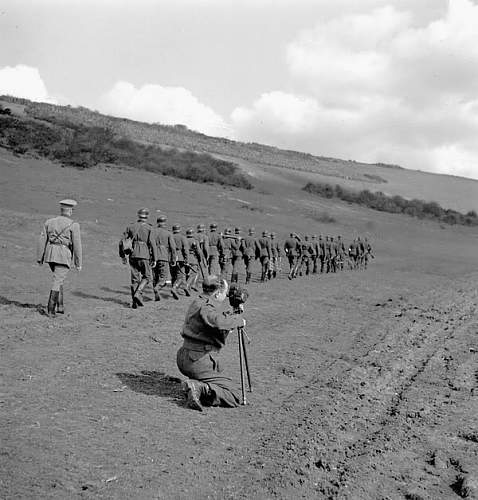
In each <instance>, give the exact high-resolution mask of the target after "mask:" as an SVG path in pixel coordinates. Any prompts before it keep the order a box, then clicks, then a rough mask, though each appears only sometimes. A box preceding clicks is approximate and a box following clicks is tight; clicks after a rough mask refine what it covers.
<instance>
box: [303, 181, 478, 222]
mask: <svg viewBox="0 0 478 500" xmlns="http://www.w3.org/2000/svg"><path fill="white" fill-rule="evenodd" d="M303 189H304V191H307V192H308V193H312V194H315V195H318V196H322V197H324V198H329V199H330V198H338V199H340V200H344V201H347V202H349V203H356V204H357V205H362V206H366V207H368V208H372V209H374V210H379V211H382V212H390V213H403V214H406V215H409V216H411V217H418V218H421V219H425V218H426V219H432V220H438V221H441V222H446V223H447V224H463V225H466V226H476V225H478V216H477V213H476V212H475V211H474V210H471V211H469V212H468V213H467V214H462V213H460V212H457V211H455V210H451V209H444V208H443V207H441V206H440V205H439V204H438V203H437V202H435V201H430V202H426V201H423V200H417V199H413V200H406V199H405V198H402V197H401V196H398V195H395V196H388V195H386V194H384V193H382V192H381V191H378V192H375V193H372V192H371V191H369V190H368V189H364V190H362V191H352V190H350V189H346V188H345V187H343V186H339V185H338V184H337V185H336V186H335V187H332V186H331V185H330V184H326V183H319V182H309V183H308V184H306V185H305V186H304V188H303ZM331 193H332V194H331Z"/></svg>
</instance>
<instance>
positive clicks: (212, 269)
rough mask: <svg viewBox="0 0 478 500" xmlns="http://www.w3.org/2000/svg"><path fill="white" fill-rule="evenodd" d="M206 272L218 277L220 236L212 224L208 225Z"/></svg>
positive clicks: (220, 248) (220, 252) (220, 251)
mask: <svg viewBox="0 0 478 500" xmlns="http://www.w3.org/2000/svg"><path fill="white" fill-rule="evenodd" d="M208 254H209V257H208V270H209V274H214V275H215V276H219V273H220V264H219V257H220V256H221V254H222V236H221V234H220V233H218V232H217V224H216V223H215V222H213V223H212V224H210V225H209V249H208Z"/></svg>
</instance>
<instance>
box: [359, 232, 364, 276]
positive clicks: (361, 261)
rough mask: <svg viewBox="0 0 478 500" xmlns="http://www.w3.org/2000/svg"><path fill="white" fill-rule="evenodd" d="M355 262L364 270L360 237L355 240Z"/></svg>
mask: <svg viewBox="0 0 478 500" xmlns="http://www.w3.org/2000/svg"><path fill="white" fill-rule="evenodd" d="M357 254H358V257H357V260H358V263H359V266H360V268H361V269H364V264H365V245H364V244H363V241H362V239H361V238H360V236H359V237H358V238H357Z"/></svg>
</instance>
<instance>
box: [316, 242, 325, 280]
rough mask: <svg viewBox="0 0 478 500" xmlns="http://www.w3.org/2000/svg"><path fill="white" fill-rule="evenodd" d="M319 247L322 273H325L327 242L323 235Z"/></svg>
mask: <svg viewBox="0 0 478 500" xmlns="http://www.w3.org/2000/svg"><path fill="white" fill-rule="evenodd" d="M318 245H319V260H320V272H321V273H323V272H324V268H325V242H324V240H323V239H322V235H319V241H318Z"/></svg>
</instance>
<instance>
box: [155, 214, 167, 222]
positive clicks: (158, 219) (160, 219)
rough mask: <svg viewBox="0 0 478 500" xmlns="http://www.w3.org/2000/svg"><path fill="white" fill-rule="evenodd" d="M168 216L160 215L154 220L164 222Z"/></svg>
mask: <svg viewBox="0 0 478 500" xmlns="http://www.w3.org/2000/svg"><path fill="white" fill-rule="evenodd" d="M167 220H168V218H167V217H166V216H165V215H160V216H159V217H158V218H157V219H156V222H166V221H167Z"/></svg>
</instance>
